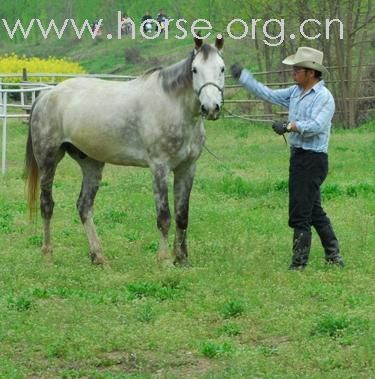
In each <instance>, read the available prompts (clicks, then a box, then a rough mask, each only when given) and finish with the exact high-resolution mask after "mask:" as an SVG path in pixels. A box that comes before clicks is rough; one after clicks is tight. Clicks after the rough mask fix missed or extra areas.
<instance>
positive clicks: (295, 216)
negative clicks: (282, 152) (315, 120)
mask: <svg viewBox="0 0 375 379" xmlns="http://www.w3.org/2000/svg"><path fill="white" fill-rule="evenodd" d="M327 173H328V155H327V154H326V153H318V152H314V151H311V150H303V149H300V148H292V149H291V156H290V166H289V226H290V227H291V228H293V229H295V230H298V231H306V232H310V230H311V226H314V227H315V229H317V230H319V229H322V228H324V227H325V226H327V225H329V224H330V220H329V218H328V217H327V215H326V213H325V212H324V210H323V208H322V206H321V201H320V186H321V184H322V183H323V181H324V179H325V178H326V176H327Z"/></svg>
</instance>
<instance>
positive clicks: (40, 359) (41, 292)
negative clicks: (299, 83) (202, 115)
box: [0, 121, 375, 379]
mask: <svg viewBox="0 0 375 379" xmlns="http://www.w3.org/2000/svg"><path fill="white" fill-rule="evenodd" d="M374 129H375V124H374V123H372V124H368V125H365V126H362V127H361V128H359V129H357V130H335V131H334V133H333V135H332V139H331V147H330V174H329V177H328V179H327V181H326V183H325V184H324V186H323V198H324V206H325V208H326V210H327V211H328V213H329V215H330V217H331V219H332V221H333V224H334V226H335V229H336V231H337V234H338V237H339V239H340V242H341V247H342V253H343V257H344V259H345V262H346V265H347V266H346V268H345V269H343V270H340V269H336V268H330V267H326V266H325V264H324V259H323V251H322V249H321V246H320V244H319V243H318V238H317V235H316V234H314V235H313V248H312V252H311V259H310V264H309V266H308V268H307V269H306V270H305V271H304V272H289V271H288V270H287V267H288V264H289V261H290V258H291V251H290V248H291V231H290V230H289V228H288V227H287V196H288V195H287V174H288V156H289V154H288V149H287V147H286V145H285V144H284V142H283V140H282V139H281V138H280V137H278V136H276V135H274V134H273V133H272V131H270V130H269V129H268V128H265V127H264V126H262V125H251V124H247V123H242V122H239V121H225V122H224V121H218V122H216V123H209V124H207V137H208V138H207V146H208V147H209V149H210V150H212V151H213V152H214V153H215V154H216V155H217V156H219V157H220V158H221V159H222V161H218V160H216V159H215V158H213V157H212V156H211V155H210V154H208V153H207V152H206V151H205V152H204V153H203V155H202V157H201V159H200V161H199V162H198V170H197V175H196V182H195V186H194V189H193V193H192V199H191V212H190V228H189V248H190V258H191V261H192V267H191V268H188V269H180V268H175V269H164V270H163V269H160V268H159V267H158V266H157V264H156V251H157V248H158V233H157V230H156V226H155V214H154V203H153V196H152V192H151V175H150V173H149V171H148V170H143V169H137V168H125V167H114V166H107V167H106V169H105V171H104V179H103V183H102V186H101V189H100V191H99V193H98V196H97V200H96V211H95V221H96V224H97V228H98V232H99V234H100V237H101V240H102V244H103V248H104V252H105V253H106V255H107V257H108V260H109V265H108V266H106V267H104V268H100V267H93V266H92V265H91V264H90V259H89V257H88V254H87V253H88V245H87V242H86V238H85V235H84V232H83V228H82V226H81V225H80V221H79V217H78V214H77V212H76V210H75V202H76V198H77V196H78V193H79V188H80V172H79V169H78V166H76V164H75V163H74V162H73V161H72V160H70V159H69V158H66V159H64V161H63V162H62V163H61V164H60V166H59V170H58V173H57V176H56V180H55V185H54V197H55V201H56V207H55V214H54V219H53V241H54V260H53V263H47V262H44V261H43V259H42V257H41V254H40V245H41V238H42V237H41V231H42V226H41V219H40V217H39V218H38V220H37V221H36V222H34V223H32V224H30V223H28V219H27V209H26V202H25V197H24V182H23V179H22V169H23V156H24V145H25V140H26V133H27V128H26V126H25V125H23V124H21V123H11V124H10V126H9V135H8V160H9V161H8V172H7V174H6V175H5V176H4V177H1V178H0V188H1V190H0V250H1V252H0V378H102V379H107V378H108V379H109V378H220V379H221V378H324V379H325V378H370V377H374V363H373V357H374V351H375V338H374V336H375V328H374V314H375V307H374V270H375V261H374V257H373V253H374V251H375V177H374V163H375V131H374ZM171 241H172V239H171Z"/></svg>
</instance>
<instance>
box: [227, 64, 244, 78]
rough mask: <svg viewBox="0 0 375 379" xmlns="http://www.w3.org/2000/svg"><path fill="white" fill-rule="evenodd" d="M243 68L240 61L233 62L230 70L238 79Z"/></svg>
mask: <svg viewBox="0 0 375 379" xmlns="http://www.w3.org/2000/svg"><path fill="white" fill-rule="evenodd" d="M242 69H243V67H242V66H241V65H240V64H238V63H235V64H232V66H230V72H231V74H232V76H233V78H234V79H236V80H238V79H239V78H240V76H241V72H242Z"/></svg>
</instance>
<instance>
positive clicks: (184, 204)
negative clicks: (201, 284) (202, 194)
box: [173, 163, 195, 266]
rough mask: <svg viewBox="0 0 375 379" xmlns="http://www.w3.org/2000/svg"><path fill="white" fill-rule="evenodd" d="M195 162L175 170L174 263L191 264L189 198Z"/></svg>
mask: <svg viewBox="0 0 375 379" xmlns="http://www.w3.org/2000/svg"><path fill="white" fill-rule="evenodd" d="M194 174H195V163H189V164H184V165H181V166H179V167H178V168H177V169H175V171H174V202H175V217H176V236H175V240H174V247H173V254H174V258H175V260H174V263H175V264H177V265H182V266H189V265H190V262H189V260H188V250H187V242H186V241H187V228H188V222H189V199H190V192H191V189H192V187H193V181H194Z"/></svg>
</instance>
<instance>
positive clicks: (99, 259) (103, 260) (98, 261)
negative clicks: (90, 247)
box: [90, 254, 107, 266]
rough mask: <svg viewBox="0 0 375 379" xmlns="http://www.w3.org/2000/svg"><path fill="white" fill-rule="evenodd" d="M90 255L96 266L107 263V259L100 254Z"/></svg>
mask: <svg viewBox="0 0 375 379" xmlns="http://www.w3.org/2000/svg"><path fill="white" fill-rule="evenodd" d="M90 256H91V263H92V264H93V265H96V266H102V265H105V264H106V263H107V259H106V257H105V256H104V255H102V254H90Z"/></svg>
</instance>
